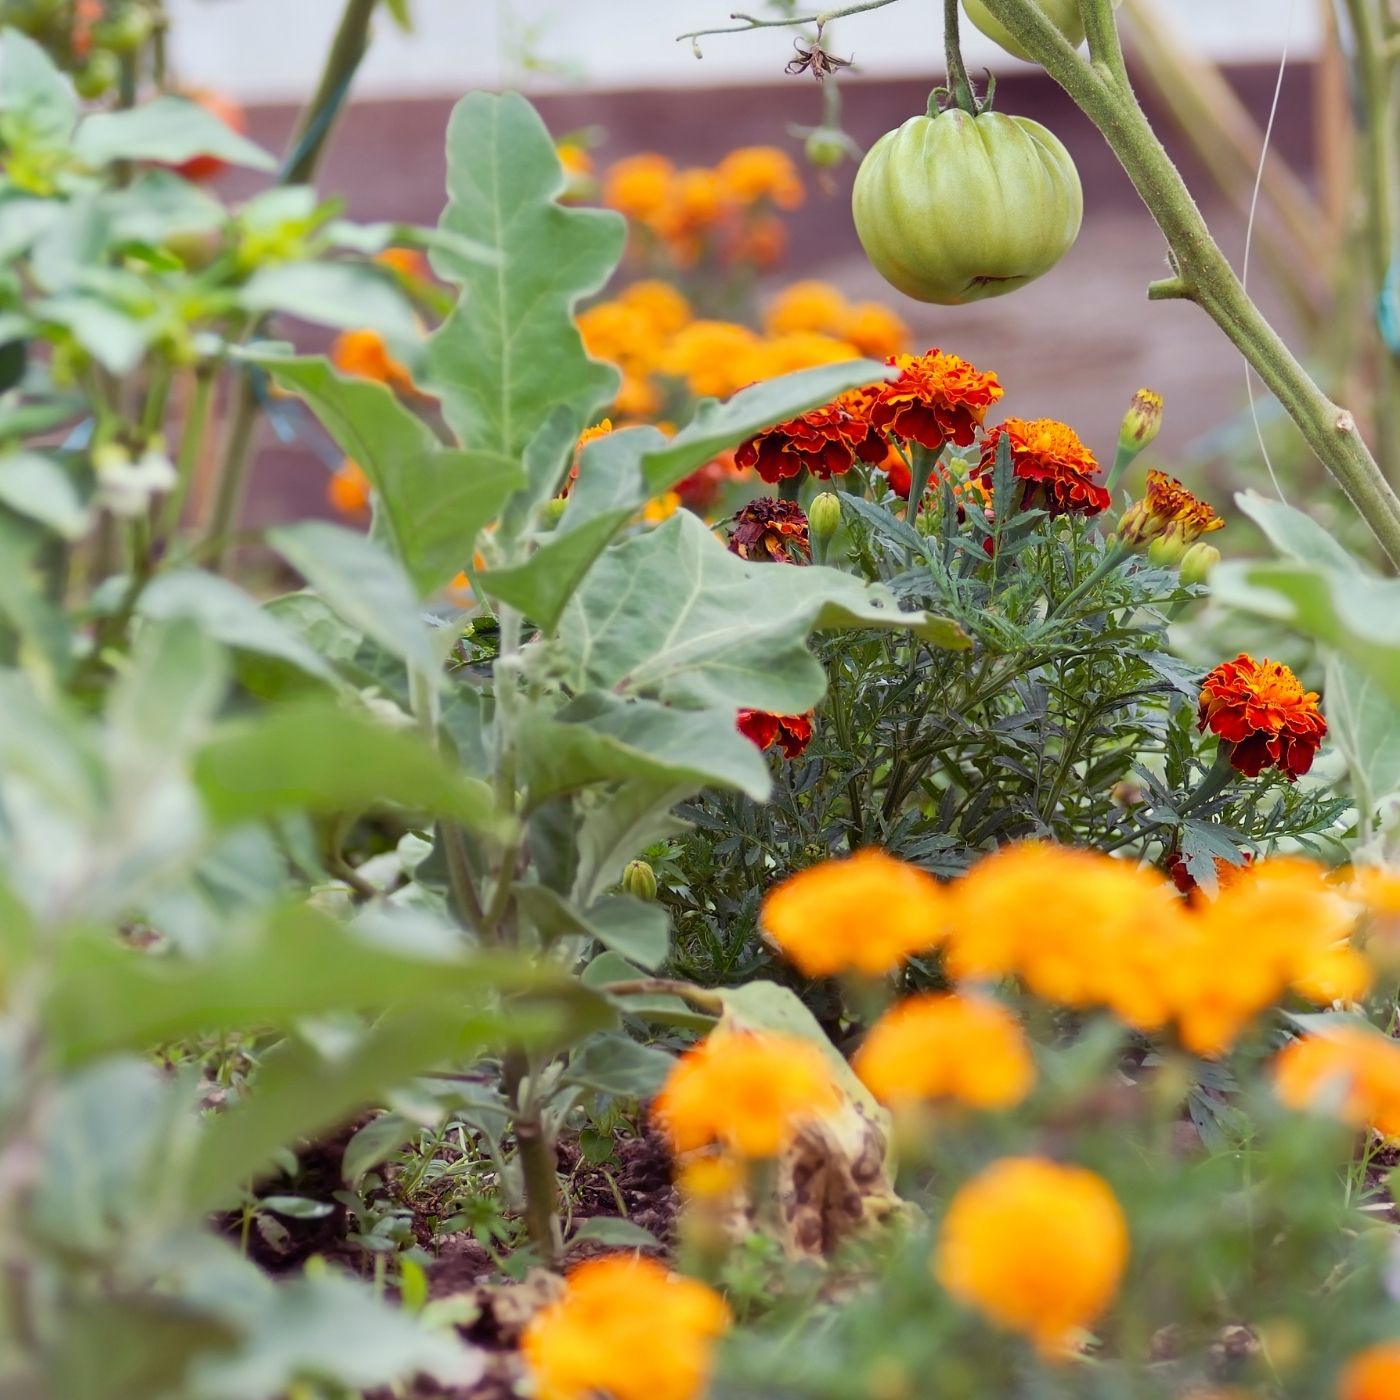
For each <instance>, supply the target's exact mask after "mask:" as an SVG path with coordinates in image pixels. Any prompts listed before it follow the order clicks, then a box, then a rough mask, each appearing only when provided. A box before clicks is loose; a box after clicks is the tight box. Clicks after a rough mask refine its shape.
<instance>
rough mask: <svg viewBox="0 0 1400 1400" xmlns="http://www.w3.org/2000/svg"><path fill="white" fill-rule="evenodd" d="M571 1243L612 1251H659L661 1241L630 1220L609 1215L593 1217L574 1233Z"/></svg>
mask: <svg viewBox="0 0 1400 1400" xmlns="http://www.w3.org/2000/svg"><path fill="white" fill-rule="evenodd" d="M571 1243H575V1244H584V1243H590V1244H603V1245H607V1246H608V1247H609V1248H612V1249H660V1248H661V1247H662V1246H661V1241H660V1240H658V1239H657V1238H656V1236H655V1235H653V1234H652V1233H651V1231H650V1230H647V1229H644V1228H643V1227H642V1226H640V1225H638V1224H636V1223H635V1222H633V1221H631V1220H622V1219H619V1218H618V1217H616V1216H611V1215H595V1216H594V1217H593V1218H592V1219H591V1220H585V1221H584V1222H583V1224H582V1225H580V1226H579V1227H578V1229H577V1230H576V1231H575V1232H574V1237H573V1240H572V1241H571Z"/></svg>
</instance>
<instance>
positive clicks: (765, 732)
mask: <svg viewBox="0 0 1400 1400" xmlns="http://www.w3.org/2000/svg"><path fill="white" fill-rule="evenodd" d="M738 726H739V733H740V734H742V735H743V736H744V738H746V739H747V740H748V741H749V743H751V744H757V745H758V747H759V748H760V749H771V748H772V747H773V745H774V744H777V746H778V747H779V748H780V749H781V750H782V751H783V757H784V758H788V759H792V758H801V757H802V755H803V754H804V753H805V752H806V750H807V745H808V744H810V743H811V742H812V712H811V710H808V711H807V713H806V714H804V715H772V714H769V713H768V711H767V710H740V711H739V719H738Z"/></svg>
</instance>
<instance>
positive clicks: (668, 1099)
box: [651, 1025, 841, 1158]
mask: <svg viewBox="0 0 1400 1400" xmlns="http://www.w3.org/2000/svg"><path fill="white" fill-rule="evenodd" d="M840 1101H841V1096H840V1092H839V1090H838V1089H837V1088H836V1084H835V1082H834V1080H833V1079H832V1077H831V1071H830V1069H829V1068H828V1066H827V1063H826V1059H825V1057H824V1056H823V1055H822V1052H821V1051H820V1050H819V1049H818V1048H817V1047H816V1046H815V1045H814V1044H812V1042H811V1041H809V1040H803V1039H802V1038H801V1037H800V1036H795V1035H781V1034H778V1033H776V1032H771V1031H748V1030H738V1029H735V1028H733V1027H729V1026H725V1025H721V1026H720V1027H719V1028H717V1029H716V1030H714V1031H713V1032H711V1034H710V1035H709V1036H707V1037H706V1039H704V1040H702V1041H701V1042H700V1043H699V1044H698V1045H695V1046H692V1047H691V1048H690V1049H689V1050H687V1051H686V1052H685V1054H683V1055H682V1056H681V1057H680V1059H678V1060H677V1061H676V1063H675V1065H674V1066H673V1067H672V1069H671V1073H670V1074H669V1075H668V1076H667V1077H666V1082H665V1084H664V1085H662V1087H661V1092H660V1093H659V1094H658V1095H657V1096H656V1099H655V1101H654V1102H653V1104H652V1108H651V1112H652V1117H653V1118H654V1119H655V1121H656V1124H657V1126H658V1127H659V1128H660V1130H661V1132H662V1133H663V1134H664V1135H665V1137H666V1139H667V1141H668V1142H669V1143H670V1146H671V1150H672V1152H674V1153H677V1154H679V1153H683V1152H693V1151H694V1150H695V1149H697V1148H700V1147H708V1146H710V1145H711V1144H712V1143H718V1144H719V1145H720V1146H721V1147H723V1148H724V1149H726V1150H727V1151H729V1152H732V1153H735V1154H737V1155H738V1156H740V1157H747V1158H762V1157H776V1156H778V1155H779V1154H780V1153H781V1152H782V1151H783V1150H784V1149H785V1148H786V1147H787V1146H788V1145H789V1144H790V1143H791V1142H792V1140H793V1138H794V1137H796V1135H797V1133H798V1132H799V1130H800V1129H801V1128H802V1127H803V1125H804V1124H806V1123H809V1122H812V1121H813V1120H815V1119H817V1118H820V1117H821V1116H822V1115H823V1114H825V1113H828V1112H830V1111H831V1110H832V1109H834V1108H836V1107H838V1105H839V1104H840Z"/></svg>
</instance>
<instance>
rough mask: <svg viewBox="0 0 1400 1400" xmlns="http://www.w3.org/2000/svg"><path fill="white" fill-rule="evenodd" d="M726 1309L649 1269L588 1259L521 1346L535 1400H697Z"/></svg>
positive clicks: (684, 1282)
mask: <svg viewBox="0 0 1400 1400" xmlns="http://www.w3.org/2000/svg"><path fill="white" fill-rule="evenodd" d="M729 1323H730V1315H729V1309H728V1308H727V1307H726V1305H725V1302H724V1300H723V1299H722V1298H721V1297H720V1296H719V1294H718V1293H716V1292H715V1291H714V1290H713V1289H711V1288H708V1287H706V1285H705V1284H703V1283H700V1282H698V1281H697V1280H695V1279H688V1278H682V1277H679V1276H678V1275H676V1274H672V1273H669V1272H668V1271H667V1270H666V1268H665V1267H664V1266H663V1265H662V1264H659V1263H657V1262H656V1261H655V1260H654V1259H646V1258H642V1257H639V1256H636V1255H623V1254H611V1255H607V1256H605V1257H603V1258H601V1259H590V1260H589V1261H588V1262H587V1263H585V1264H580V1265H579V1266H578V1267H577V1268H575V1269H573V1270H572V1271H571V1272H570V1273H569V1275H568V1277H567V1278H566V1279H565V1281H564V1294H563V1296H562V1297H561V1298H560V1299H559V1300H558V1301H557V1302H554V1303H551V1304H550V1305H549V1306H547V1307H545V1308H542V1309H541V1310H540V1311H539V1312H538V1313H536V1314H535V1316H534V1317H533V1318H531V1319H530V1321H529V1323H528V1324H527V1325H526V1328H525V1331H524V1333H523V1335H522V1337H521V1340H520V1350H521V1353H522V1355H523V1357H524V1359H525V1364H526V1366H527V1367H528V1368H529V1370H530V1374H531V1376H532V1377H533V1379H534V1383H535V1390H534V1394H535V1395H536V1396H537V1397H538V1400H595V1397H597V1396H600V1395H607V1396H610V1397H612V1400H698V1397H700V1396H701V1395H703V1394H704V1392H705V1389H706V1387H707V1385H708V1382H709V1376H710V1368H711V1357H712V1353H713V1350H714V1343H715V1340H716V1338H718V1337H720V1336H721V1335H722V1334H723V1333H724V1332H725V1331H726V1330H727V1329H728V1327H729Z"/></svg>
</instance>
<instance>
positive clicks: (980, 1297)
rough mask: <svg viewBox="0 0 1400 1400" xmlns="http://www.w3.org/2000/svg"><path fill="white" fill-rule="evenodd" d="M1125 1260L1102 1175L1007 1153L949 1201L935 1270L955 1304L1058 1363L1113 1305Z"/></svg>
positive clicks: (1118, 1216) (1124, 1229)
mask: <svg viewBox="0 0 1400 1400" xmlns="http://www.w3.org/2000/svg"><path fill="white" fill-rule="evenodd" d="M1127 1261H1128V1225H1127V1221H1126V1219H1125V1218H1124V1215H1123V1210H1122V1207H1121V1206H1120V1205H1119V1204H1118V1201H1117V1199H1116V1197H1115V1196H1114V1194H1113V1192H1112V1191H1111V1190H1110V1189H1109V1187H1108V1184H1107V1183H1106V1182H1105V1181H1103V1179H1102V1178H1101V1177H1098V1176H1096V1175H1095V1174H1094V1173H1093V1172H1091V1171H1087V1170H1085V1169H1084V1168H1083V1167H1074V1166H1063V1165H1061V1164H1060V1163H1057V1162H1051V1161H1047V1160H1045V1159H1044V1158H1039V1157H1007V1158H1003V1159H1001V1160H1000V1161H997V1162H993V1163H992V1165H991V1166H990V1167H988V1168H987V1169H986V1170H985V1171H984V1172H982V1173H981V1175H979V1176H977V1177H975V1178H974V1179H973V1180H972V1181H970V1182H968V1183H967V1185H965V1186H963V1187H962V1188H961V1189H960V1190H959V1191H958V1192H957V1194H956V1195H955V1196H954V1197H953V1200H952V1203H951V1204H950V1205H949V1207H948V1213H947V1215H946V1216H945V1217H944V1220H943V1225H942V1227H941V1229H940V1230H939V1235H938V1248H937V1253H936V1256H935V1265H934V1267H935V1272H936V1274H937V1276H938V1281H939V1282H940V1283H941V1284H942V1285H943V1287H944V1288H946V1289H947V1290H948V1292H949V1293H950V1294H952V1296H953V1297H954V1298H956V1299H957V1300H958V1301H959V1302H961V1303H964V1304H966V1305H967V1306H969V1307H973V1308H975V1309H977V1311H978V1312H980V1313H982V1314H983V1315H984V1316H985V1317H987V1318H989V1319H990V1320H991V1321H992V1322H993V1323H995V1324H996V1325H997V1326H999V1327H1003V1328H1006V1329H1008V1330H1010V1331H1013V1332H1020V1333H1022V1334H1023V1335H1025V1336H1027V1337H1029V1338H1030V1339H1031V1340H1032V1341H1033V1342H1034V1343H1035V1344H1036V1346H1037V1347H1038V1348H1039V1349H1040V1351H1041V1352H1042V1353H1043V1354H1044V1355H1046V1356H1047V1357H1057V1356H1062V1355H1064V1354H1065V1353H1066V1352H1068V1351H1070V1350H1071V1349H1072V1348H1073V1346H1074V1343H1075V1340H1076V1334H1077V1333H1078V1332H1080V1331H1081V1330H1082V1329H1084V1328H1086V1327H1088V1326H1089V1325H1090V1324H1092V1323H1093V1322H1094V1321H1095V1319H1096V1318H1098V1317H1099V1316H1100V1315H1101V1314H1102V1313H1103V1312H1104V1310H1105V1309H1106V1308H1107V1307H1108V1306H1109V1304H1110V1303H1111V1302H1112V1301H1113V1298H1114V1295H1115V1294H1116V1293H1117V1291H1118V1284H1119V1281H1120V1280H1121V1279H1122V1276H1123V1270H1124V1268H1125V1266H1126V1265H1127Z"/></svg>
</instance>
